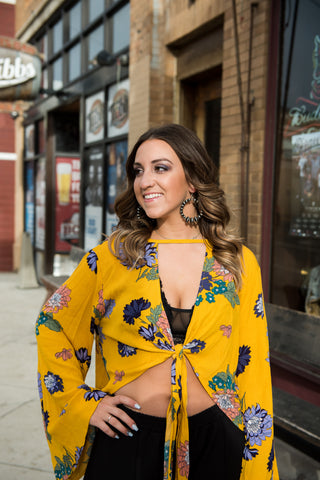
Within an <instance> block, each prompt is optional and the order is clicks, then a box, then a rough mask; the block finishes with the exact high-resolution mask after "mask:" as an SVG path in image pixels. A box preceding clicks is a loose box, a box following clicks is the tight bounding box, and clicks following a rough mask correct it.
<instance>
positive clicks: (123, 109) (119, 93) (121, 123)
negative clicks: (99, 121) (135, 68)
mask: <svg viewBox="0 0 320 480" xmlns="http://www.w3.org/2000/svg"><path fill="white" fill-rule="evenodd" d="M128 131H129V79H126V80H123V81H122V82H119V83H116V84H115V85H112V86H111V87H110V88H109V93H108V137H109V138H110V137H111V138H112V137H116V136H118V135H123V134H127V133H128Z"/></svg>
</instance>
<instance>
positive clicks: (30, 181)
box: [24, 161, 34, 245]
mask: <svg viewBox="0 0 320 480" xmlns="http://www.w3.org/2000/svg"><path fill="white" fill-rule="evenodd" d="M33 165H34V164H33V162H32V161H29V162H25V173H24V175H25V178H24V185H25V190H24V192H25V193H24V194H25V202H24V230H25V231H26V232H28V233H29V235H30V240H31V244H32V245H33V244H34V169H33Z"/></svg>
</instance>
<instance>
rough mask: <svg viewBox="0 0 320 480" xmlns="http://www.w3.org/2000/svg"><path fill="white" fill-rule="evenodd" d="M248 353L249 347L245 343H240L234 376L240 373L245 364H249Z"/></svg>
mask: <svg viewBox="0 0 320 480" xmlns="http://www.w3.org/2000/svg"><path fill="white" fill-rule="evenodd" d="M250 353H251V349H250V347H248V346H247V345H242V347H239V359H238V366H237V370H236V377H237V376H238V375H240V373H243V372H244V369H245V368H246V366H247V365H249V363H250V359H251V355H250Z"/></svg>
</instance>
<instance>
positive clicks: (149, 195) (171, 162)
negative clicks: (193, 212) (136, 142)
mask: <svg viewBox="0 0 320 480" xmlns="http://www.w3.org/2000/svg"><path fill="white" fill-rule="evenodd" d="M133 169H134V172H135V180H134V185H133V186H134V193H135V196H136V199H137V201H138V203H139V204H140V205H141V207H142V208H143V209H144V211H145V212H146V214H147V216H148V217H149V218H154V219H162V220H167V219H170V220H172V219H173V220H174V219H176V218H177V219H180V220H181V216H180V212H179V211H180V205H181V203H182V202H183V200H185V199H186V198H188V197H190V193H192V192H194V191H195V189H194V188H193V187H192V185H189V184H188V182H187V180H186V177H185V173H184V170H183V167H182V164H181V162H180V160H179V157H178V156H177V154H176V153H175V151H174V150H173V149H172V148H171V147H170V145H169V144H168V143H166V142H165V141H163V140H157V139H152V140H147V141H146V142H144V143H142V144H141V145H140V147H139V148H138V150H137V153H136V158H135V161H134V164H133Z"/></svg>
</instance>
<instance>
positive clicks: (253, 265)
mask: <svg viewBox="0 0 320 480" xmlns="http://www.w3.org/2000/svg"><path fill="white" fill-rule="evenodd" d="M242 259H243V268H244V272H246V271H248V270H250V271H251V270H260V266H259V263H258V260H257V257H256V255H255V254H254V253H253V251H252V250H250V248H248V247H246V246H245V245H242Z"/></svg>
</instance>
